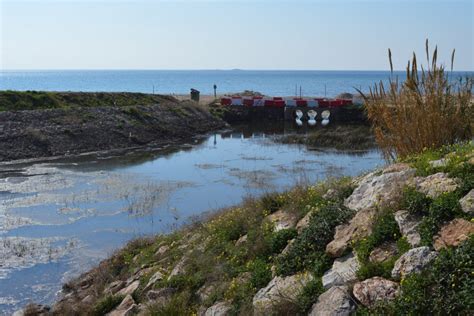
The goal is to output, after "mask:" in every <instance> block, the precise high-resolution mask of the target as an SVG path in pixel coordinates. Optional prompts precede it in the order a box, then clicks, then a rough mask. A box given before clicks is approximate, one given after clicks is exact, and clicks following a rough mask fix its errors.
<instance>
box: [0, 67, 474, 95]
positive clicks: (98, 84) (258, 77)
mask: <svg viewBox="0 0 474 316" xmlns="http://www.w3.org/2000/svg"><path fill="white" fill-rule="evenodd" d="M466 74H468V75H471V76H472V75H473V74H474V73H473V72H470V73H461V72H458V73H455V74H454V77H459V76H464V75H466ZM395 75H398V76H399V77H400V78H403V75H404V72H396V73H395ZM389 76H390V72H388V71H254V70H252V71H250V70H245V71H244V70H202V71H196V70H193V71H188V70H182V71H178V70H173V71H171V70H146V71H129V70H114V71H76V70H67V71H1V72H0V90H6V89H11V90H47V91H110V92H112V91H128V92H145V93H152V92H153V89H154V91H155V93H162V94H185V93H189V89H190V88H195V89H198V90H200V91H201V93H203V94H212V93H213V85H214V84H216V85H217V92H218V93H219V94H223V93H230V92H240V91H243V90H254V91H259V92H261V93H264V94H266V95H274V96H276V95H283V96H290V95H295V93H296V94H299V87H300V86H301V89H302V94H303V95H311V96H328V97H333V96H335V95H337V94H339V93H341V92H351V93H354V92H355V88H358V89H361V90H363V91H367V90H368V88H369V87H370V86H373V85H374V84H375V83H378V82H380V81H387V80H388V78H389Z"/></svg>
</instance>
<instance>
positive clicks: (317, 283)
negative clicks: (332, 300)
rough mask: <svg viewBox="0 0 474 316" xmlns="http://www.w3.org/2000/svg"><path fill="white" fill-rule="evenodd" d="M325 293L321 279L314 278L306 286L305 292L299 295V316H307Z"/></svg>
mask: <svg viewBox="0 0 474 316" xmlns="http://www.w3.org/2000/svg"><path fill="white" fill-rule="evenodd" d="M324 291H325V289H324V287H323V283H322V281H321V277H316V278H314V279H313V280H312V281H311V282H309V283H308V284H306V286H305V287H304V288H303V291H302V292H301V293H300V294H299V295H298V298H297V302H298V308H299V314H301V315H307V314H308V312H309V310H310V309H311V306H312V305H313V304H314V303H315V302H316V300H317V299H318V297H319V295H321V294H323V293H324Z"/></svg>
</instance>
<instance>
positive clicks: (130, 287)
mask: <svg viewBox="0 0 474 316" xmlns="http://www.w3.org/2000/svg"><path fill="white" fill-rule="evenodd" d="M139 286H140V280H136V281H133V282H132V283H131V284H130V285H128V286H127V287H124V288H123V289H121V290H120V291H118V292H117V295H123V296H127V295H132V294H133V293H134V292H135V291H136V290H137V289H138V287H139Z"/></svg>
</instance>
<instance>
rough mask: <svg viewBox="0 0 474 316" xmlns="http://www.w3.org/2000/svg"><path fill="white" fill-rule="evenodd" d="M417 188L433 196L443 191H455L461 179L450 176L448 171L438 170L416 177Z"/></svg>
mask: <svg viewBox="0 0 474 316" xmlns="http://www.w3.org/2000/svg"><path fill="white" fill-rule="evenodd" d="M415 185H416V189H417V190H418V191H420V192H422V193H424V194H426V195H427V196H429V197H431V198H436V197H438V196H440V195H441V194H443V193H448V192H453V191H455V190H456V189H457V188H458V187H459V180H457V179H453V178H450V177H449V176H448V175H447V174H446V173H443V172H438V173H435V174H432V175H429V176H427V177H417V178H416V179H415Z"/></svg>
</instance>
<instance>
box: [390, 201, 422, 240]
mask: <svg viewBox="0 0 474 316" xmlns="http://www.w3.org/2000/svg"><path fill="white" fill-rule="evenodd" d="M395 221H396V222H397V224H398V228H400V232H401V233H402V235H403V236H404V237H406V239H407V242H408V243H409V244H410V246H412V247H417V246H418V245H420V241H421V237H420V233H419V232H418V226H419V225H420V223H421V218H420V217H418V216H415V215H413V214H410V212H408V211H405V210H401V211H398V212H396V213H395Z"/></svg>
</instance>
